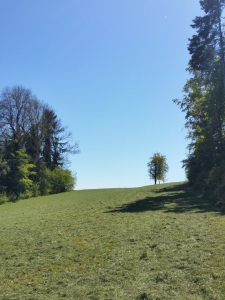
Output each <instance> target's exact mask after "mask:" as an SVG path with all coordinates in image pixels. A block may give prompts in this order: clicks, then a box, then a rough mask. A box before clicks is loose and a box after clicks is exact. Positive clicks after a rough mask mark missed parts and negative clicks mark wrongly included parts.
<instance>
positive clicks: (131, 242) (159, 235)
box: [0, 183, 225, 300]
mask: <svg viewBox="0 0 225 300" xmlns="http://www.w3.org/2000/svg"><path fill="white" fill-rule="evenodd" d="M224 233H225V219H224V216H221V215H220V214H219V213H218V212H216V211H213V209H212V208H211V207H210V206H207V205H206V204H205V202H204V200H203V199H202V198H201V196H200V195H198V194H195V193H194V192H192V191H191V190H189V189H188V188H187V187H186V185H185V184H184V183H172V184H162V185H157V186H147V187H142V188H133V189H103V190H84V191H74V192H69V193H64V194H59V195H53V196H49V197H42V198H34V199H30V200H24V201H20V202H18V203H15V204H4V205H1V206H0V299H2V300H3V299H10V300H12V299H23V300H24V299H32V300H34V299H82V300H83V299H195V300H197V299H225V234H224Z"/></svg>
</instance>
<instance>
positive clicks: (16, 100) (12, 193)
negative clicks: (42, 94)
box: [0, 86, 79, 200]
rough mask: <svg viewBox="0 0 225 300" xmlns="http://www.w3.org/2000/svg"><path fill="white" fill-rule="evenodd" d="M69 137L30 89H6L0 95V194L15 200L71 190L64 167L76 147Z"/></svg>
mask: <svg viewBox="0 0 225 300" xmlns="http://www.w3.org/2000/svg"><path fill="white" fill-rule="evenodd" d="M70 138H71V133H70V132H69V133H68V132H67V131H66V128H65V127H63V126H62V125H61V121H60V120H59V119H58V118H57V115H56V114H55V112H54V110H53V109H50V108H49V107H48V106H47V105H44V104H43V103H41V102H40V101H39V100H38V99H37V98H36V97H35V96H34V95H33V94H32V92H31V91H30V90H29V89H25V88H23V87H21V86H14V87H12V88H9V87H6V88H5V89H4V90H3V91H2V93H1V95H0V193H1V194H2V195H3V194H6V195H7V196H8V197H9V198H10V199H11V200H16V199H18V198H21V197H23V198H24V197H29V196H32V195H33V196H37V195H46V194H49V193H51V194H52V193H59V192H63V191H67V190H71V189H72V188H73V187H74V184H75V179H73V177H72V175H71V172H70V171H69V170H66V169H64V167H65V164H66V162H67V155H68V154H75V153H78V152H79V147H78V144H75V145H74V146H71V145H70V144H69V140H70ZM49 174H51V176H50V175H49ZM54 178H56V179H57V180H56V181H57V184H53V181H54Z"/></svg>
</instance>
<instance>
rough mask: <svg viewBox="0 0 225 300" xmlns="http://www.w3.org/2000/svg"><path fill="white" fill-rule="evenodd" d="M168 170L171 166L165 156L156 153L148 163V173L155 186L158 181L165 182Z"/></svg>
mask: <svg viewBox="0 0 225 300" xmlns="http://www.w3.org/2000/svg"><path fill="white" fill-rule="evenodd" d="M168 170H169V166H168V164H167V162H166V157H165V156H164V155H161V154H160V153H159V152H156V153H154V154H153V156H151V157H150V161H149V162H148V173H149V177H150V179H154V181H155V184H156V181H157V180H162V181H165V179H166V173H167V172H168Z"/></svg>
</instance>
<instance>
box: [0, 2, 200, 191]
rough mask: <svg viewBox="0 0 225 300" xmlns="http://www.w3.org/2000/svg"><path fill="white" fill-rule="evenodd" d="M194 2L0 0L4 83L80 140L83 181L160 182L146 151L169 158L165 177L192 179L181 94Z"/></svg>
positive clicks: (75, 163) (82, 185)
mask: <svg viewBox="0 0 225 300" xmlns="http://www.w3.org/2000/svg"><path fill="white" fill-rule="evenodd" d="M198 15H201V11H200V6H199V3H198V1H197V0H188V1H187V0H170V1H168V0H157V1H152V0H19V1H18V0H0V40H1V47H0V91H2V90H3V88H4V87H6V86H9V87H12V86H14V85H22V86H23V87H25V88H29V89H31V90H32V92H33V94H34V95H36V96H37V98H38V99H39V100H40V101H44V102H45V103H47V104H48V105H49V106H50V107H52V108H53V109H54V110H55V112H56V114H57V116H58V118H59V119H61V121H62V124H63V125H64V126H67V127H68V130H69V131H71V132H72V133H73V141H71V143H74V142H75V141H78V142H79V144H80V150H81V151H80V154H77V155H74V156H72V157H70V161H71V164H70V166H69V168H70V169H71V170H72V172H73V173H74V174H75V173H76V176H77V185H76V189H77V190H80V189H96V188H122V187H141V186H146V185H150V184H153V183H154V182H153V180H150V178H149V176H148V168H147V163H148V161H149V158H150V157H151V156H152V155H153V154H154V153H155V152H160V153H161V154H163V155H165V156H166V158H167V163H168V165H169V172H168V174H167V182H177V181H183V180H185V179H186V177H185V171H184V169H183V168H182V163H181V161H182V160H183V159H185V157H186V154H187V153H188V150H187V149H186V148H187V145H188V140H187V139H186V134H187V131H186V129H185V126H184V124H185V115H184V113H182V112H181V110H180V108H179V107H178V106H176V105H175V104H174V103H173V102H172V100H173V99H176V98H178V99H181V98H182V96H183V93H182V89H183V86H184V84H185V82H186V80H187V78H188V77H189V76H190V75H189V74H188V72H187V71H185V70H186V68H187V65H188V61H189V59H190V56H189V53H188V50H187V44H188V38H190V37H191V36H192V35H193V34H194V33H195V32H194V31H193V29H192V28H191V27H190V24H191V23H192V20H193V19H194V18H195V16H198Z"/></svg>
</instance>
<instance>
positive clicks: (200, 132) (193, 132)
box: [174, 0, 225, 209]
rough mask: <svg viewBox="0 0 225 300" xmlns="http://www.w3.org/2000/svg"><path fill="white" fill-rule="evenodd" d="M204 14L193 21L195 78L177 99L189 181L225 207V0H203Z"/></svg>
mask: <svg viewBox="0 0 225 300" xmlns="http://www.w3.org/2000/svg"><path fill="white" fill-rule="evenodd" d="M199 3H200V6H201V9H202V10H203V12H204V15H203V16H197V17H196V18H195V19H194V20H193V23H192V25H191V27H192V28H194V29H195V30H196V34H194V35H193V36H192V37H191V38H190V39H189V44H188V50H189V53H190V55H191V57H190V60H189V63H188V71H189V72H190V75H191V77H190V78H189V79H188V80H187V82H186V84H185V86H184V89H183V90H184V97H183V99H182V100H178V99H176V100H174V102H175V103H176V104H177V105H179V106H180V108H181V110H182V111H183V112H184V113H185V118H186V128H187V129H188V138H189V140H190V143H189V145H188V150H189V153H188V156H187V158H186V159H184V160H183V165H184V167H185V169H186V173H187V177H188V180H189V183H190V184H191V185H193V186H195V187H197V188H201V189H203V190H204V191H206V192H209V193H210V195H211V199H212V200H213V201H214V202H215V203H217V204H219V205H221V206H222V207H223V209H224V207H225V171H224V170H225V45H224V42H225V41H224V34H225V32H224V24H223V10H224V6H225V0H200V1H199Z"/></svg>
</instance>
